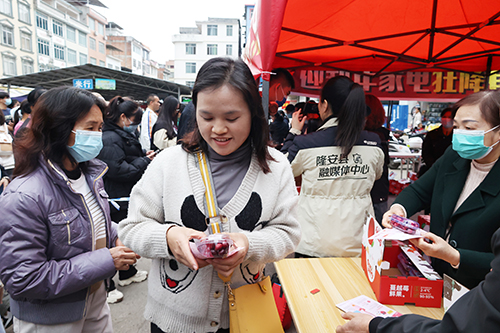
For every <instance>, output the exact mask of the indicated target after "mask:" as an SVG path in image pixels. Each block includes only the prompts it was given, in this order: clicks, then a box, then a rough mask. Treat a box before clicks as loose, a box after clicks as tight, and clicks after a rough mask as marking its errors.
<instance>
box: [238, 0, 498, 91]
mask: <svg viewBox="0 0 500 333" xmlns="http://www.w3.org/2000/svg"><path fill="white" fill-rule="evenodd" d="M247 34H248V37H249V39H248V40H247V45H246V48H245V52H244V55H243V58H244V60H245V61H246V63H247V64H248V65H249V66H250V68H251V69H252V72H253V73H254V75H256V76H258V75H261V74H263V79H264V80H266V81H267V80H269V74H268V73H269V72H271V71H272V69H273V68H277V67H284V68H287V69H289V70H290V71H291V72H292V73H293V74H294V76H295V79H296V85H297V87H296V89H295V90H294V92H296V93H299V94H305V95H311V96H314V95H317V94H318V92H319V89H320V87H321V84H322V83H323V82H324V81H325V80H327V79H328V78H329V77H332V76H335V75H348V76H351V77H352V78H353V79H354V81H356V82H358V83H360V84H362V85H363V87H364V88H365V91H369V92H371V93H373V94H375V95H377V96H379V97H381V98H386V99H418V100H425V99H443V98H451V99H455V100H456V99H459V98H461V97H462V96H465V95H467V94H469V93H472V92H474V91H478V90H482V89H486V88H490V89H498V88H500V75H497V74H496V70H498V69H500V1H498V0H418V1H415V0H336V1H330V0H315V1H307V2H306V1H301V0H288V1H287V0H258V1H257V4H256V7H255V9H254V16H253V18H252V26H251V27H250V29H249V31H248V32H247ZM264 90H265V88H264Z"/></svg>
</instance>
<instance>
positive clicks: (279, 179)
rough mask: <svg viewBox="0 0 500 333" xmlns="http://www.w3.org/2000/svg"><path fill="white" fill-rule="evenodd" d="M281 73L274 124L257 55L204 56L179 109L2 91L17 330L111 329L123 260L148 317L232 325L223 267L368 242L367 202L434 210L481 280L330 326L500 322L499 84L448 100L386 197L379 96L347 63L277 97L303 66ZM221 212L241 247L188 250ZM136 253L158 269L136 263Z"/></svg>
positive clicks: (3, 256) (154, 100)
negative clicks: (211, 252) (213, 253)
mask: <svg viewBox="0 0 500 333" xmlns="http://www.w3.org/2000/svg"><path fill="white" fill-rule="evenodd" d="M274 72H275V75H272V76H271V82H270V89H269V97H270V100H271V103H270V105H269V108H268V109H269V114H270V117H271V119H272V122H270V121H269V120H268V117H267V115H266V114H265V112H264V108H263V106H262V99H261V96H260V93H259V88H258V85H257V83H256V81H255V80H254V78H253V76H252V73H251V71H250V70H249V68H248V67H247V65H246V64H245V63H244V62H243V61H241V60H232V59H229V58H213V59H210V60H209V61H207V62H206V63H205V64H204V65H203V66H202V68H201V69H200V71H199V73H198V75H197V78H196V82H195V85H194V88H193V92H192V102H191V103H189V104H188V105H186V106H185V107H184V105H182V104H180V103H179V101H178V100H177V99H176V98H175V97H172V96H170V97H166V98H165V99H164V100H163V101H161V100H160V98H159V97H158V96H157V95H154V94H152V95H150V96H149V97H148V98H147V100H146V110H144V111H143V109H142V108H141V107H140V105H139V104H138V103H137V102H136V101H134V98H133V97H127V96H116V97H114V98H113V99H111V100H110V101H109V102H108V101H105V100H104V99H103V98H102V96H100V95H99V94H96V93H90V92H88V91H85V90H81V89H78V88H73V87H60V88H54V89H51V90H48V91H47V90H45V89H42V88H37V89H35V90H33V91H32V92H31V93H30V94H29V95H28V97H27V100H26V101H23V102H22V103H20V105H19V106H17V105H15V103H13V101H12V100H11V99H10V98H9V96H8V95H6V94H5V93H0V108H2V111H3V112H2V113H0V123H1V125H0V126H1V127H0V144H1V145H0V148H1V149H0V158H1V160H0V162H1V163H0V164H1V168H0V172H1V180H0V189H1V190H2V191H3V193H2V195H1V196H0V205H1V207H2V216H3V218H2V219H1V220H0V244H2V247H1V250H0V279H1V281H2V282H3V283H4V284H5V290H6V291H7V292H8V294H9V296H10V307H11V311H12V314H13V316H14V327H15V329H14V330H15V332H34V331H36V332H112V321H111V314H110V308H109V306H108V303H116V302H119V301H121V300H123V299H124V294H123V293H122V291H119V290H117V288H116V286H115V283H114V282H113V276H114V275H115V273H116V271H118V272H119V273H118V277H117V281H118V285H119V286H121V287H124V286H126V285H129V284H131V283H138V282H143V281H145V280H146V279H147V280H148V299H147V304H146V307H145V313H144V315H145V317H146V319H148V320H149V321H150V322H151V332H181V331H189V332H217V333H225V332H229V310H228V304H227V296H226V293H225V291H224V290H225V288H226V287H225V284H224V282H223V280H222V279H221V278H219V276H223V277H226V278H228V277H229V278H230V279H231V286H232V288H237V287H239V286H243V285H246V284H252V283H255V282H257V281H259V280H260V279H261V278H262V276H264V274H265V272H264V268H265V265H266V264H267V263H272V262H275V261H278V260H281V259H283V258H285V257H287V256H293V257H297V258H318V257H356V256H360V254H361V249H362V245H361V237H362V227H363V224H364V222H365V218H366V216H367V215H370V214H371V215H374V216H375V217H376V219H377V220H378V221H379V222H381V224H382V225H383V226H384V227H386V228H391V225H390V223H389V222H388V221H389V218H390V216H391V215H393V214H396V215H399V216H403V217H407V216H408V217H409V216H412V215H413V214H415V213H416V212H419V211H420V210H422V209H424V208H428V209H429V210H430V213H431V224H430V232H428V233H426V234H425V238H426V240H423V239H418V240H413V241H412V243H413V245H414V246H416V247H417V248H419V249H420V250H421V251H422V252H423V253H425V254H426V255H428V256H429V257H430V258H432V266H433V267H434V269H435V270H436V271H437V272H438V273H439V274H441V275H442V274H447V275H449V276H451V277H452V278H454V279H455V280H457V281H458V282H460V283H461V284H463V285H465V286H466V287H468V288H473V290H472V291H471V292H470V293H469V294H468V296H467V297H464V298H463V299H461V300H460V301H459V302H457V303H456V305H454V306H453V307H452V308H451V310H450V311H448V312H447V313H446V315H445V317H444V319H443V321H442V322H441V321H431V320H428V319H425V318H423V317H418V316H402V317H400V318H397V319H381V318H372V317H370V316H366V315H360V314H352V313H348V314H345V315H344V318H345V319H349V320H351V321H350V322H348V323H347V324H345V325H343V326H340V327H338V328H337V331H338V332H400V331H404V332H470V331H477V330H475V329H474V328H475V327H476V326H471V323H470V321H468V322H467V321H465V319H464V318H469V317H470V316H472V315H473V314H476V315H478V316H486V315H487V316H489V317H488V318H490V319H489V320H486V321H485V323H484V324H480V325H483V326H480V327H484V329H485V330H482V331H488V330H489V331H491V329H492V328H495V329H498V328H499V326H498V322H499V320H500V318H499V316H498V313H499V311H500V306H499V304H498V300H497V299H496V298H494V297H492V295H494V294H493V292H498V290H499V288H500V283H499V282H498V281H499V280H498V274H499V272H498V269H500V267H499V266H498V264H499V263H500V261H499V258H498V257H495V255H497V256H498V255H500V253H499V252H500V250H499V248H500V245H499V243H498V242H499V240H500V234H498V231H497V230H498V229H499V228H500V187H499V186H498V184H497V182H496V180H497V179H498V178H499V177H500V164H499V163H498V158H499V157H500V145H498V142H500V92H499V91H496V92H494V91H483V92H478V93H474V94H472V95H469V96H467V97H465V98H463V99H462V100H460V101H459V102H457V103H456V104H455V105H454V106H453V107H452V108H451V109H446V110H444V111H443V113H442V126H441V127H439V128H438V129H436V130H435V133H434V132H430V133H429V134H428V137H427V138H426V139H425V141H424V151H423V152H422V155H423V157H424V160H425V162H426V164H427V168H426V170H425V172H422V173H421V176H420V178H419V179H418V180H417V181H415V182H414V183H413V184H412V185H410V186H409V187H407V188H406V189H405V190H404V191H403V192H402V193H401V194H400V195H399V196H397V198H396V200H395V202H394V203H393V204H392V205H391V206H390V207H388V194H389V193H388V192H389V183H388V168H387V165H388V162H389V154H388V139H389V131H388V130H387V129H386V128H385V127H384V126H383V125H384V123H385V120H386V119H385V112H384V109H383V106H382V104H381V102H380V101H379V100H378V99H377V97H375V96H373V95H370V94H365V93H364V91H363V88H362V87H361V86H360V85H358V84H357V83H355V82H353V81H352V80H351V79H350V78H348V77H345V76H337V77H334V78H331V79H329V80H328V81H327V82H325V84H324V85H323V87H322V90H321V93H320V96H319V101H318V103H316V102H313V101H308V102H306V103H297V104H296V105H292V104H289V105H287V106H286V107H284V109H283V110H282V111H280V110H279V107H281V106H282V105H283V103H284V102H285V101H286V99H287V96H288V95H289V94H290V92H291V90H292V89H293V88H294V81H293V77H292V76H291V75H290V73H289V72H288V71H286V70H284V69H276V70H275V71H274ZM9 106H12V108H11V109H12V110H13V111H12V113H11V110H7V109H8V108H9ZM7 118H9V119H10V118H12V119H13V122H9V123H7V121H6V119H7ZM14 121H15V123H14ZM449 146H451V147H449ZM204 161H205V162H204ZM204 163H205V164H206V165H208V166H209V167H208V175H206V174H205V173H204V172H205V171H204V170H205V169H204V168H203V165H205V164H204ZM206 177H208V179H209V183H210V184H211V186H212V188H213V190H212V189H208V188H206V187H205V183H204V180H205V178H206ZM296 185H300V194H298V193H297V190H296ZM209 192H213V197H214V198H213V200H214V204H215V207H216V213H217V214H216V215H217V216H216V217H217V219H216V220H217V221H218V222H213V221H214V218H213V217H212V215H211V214H210V212H209V211H208V210H209V208H208V207H209V206H210V204H209V203H208V200H210V198H209V195H208V194H207V193H209ZM212 223H216V224H217V228H220V231H221V232H224V233H226V234H227V236H228V237H229V238H230V239H231V240H232V242H233V243H234V245H233V246H234V249H237V251H236V252H235V254H234V255H232V256H229V257H227V258H224V259H200V258H199V257H198V256H195V255H194V254H193V252H192V250H191V245H190V244H191V243H192V241H193V240H195V239H197V240H201V239H204V238H205V237H207V235H208V233H209V230H211V228H212V227H213V226H212ZM141 256H142V257H145V258H149V259H151V260H152V261H151V269H150V271H149V272H146V271H141V270H138V269H137V268H136V267H135V264H136V262H137V260H138V259H139V258H140V257H141ZM471 307H474V311H472V312H470V313H468V314H467V315H466V316H464V315H463V313H465V312H468V309H469V308H471ZM478 325H479V324H478ZM478 327H479V326H478ZM480 331H481V330H480Z"/></svg>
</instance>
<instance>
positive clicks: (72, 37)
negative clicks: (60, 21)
mask: <svg viewBox="0 0 500 333" xmlns="http://www.w3.org/2000/svg"><path fill="white" fill-rule="evenodd" d="M66 38H67V39H68V40H69V41H71V42H74V43H76V29H75V28H72V27H70V26H66Z"/></svg>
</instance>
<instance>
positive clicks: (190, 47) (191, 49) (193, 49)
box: [186, 43, 196, 54]
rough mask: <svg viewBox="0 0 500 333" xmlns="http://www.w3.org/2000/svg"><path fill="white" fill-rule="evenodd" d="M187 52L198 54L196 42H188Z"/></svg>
mask: <svg viewBox="0 0 500 333" xmlns="http://www.w3.org/2000/svg"><path fill="white" fill-rule="evenodd" d="M186 54H196V44H189V43H186Z"/></svg>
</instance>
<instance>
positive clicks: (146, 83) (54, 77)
mask: <svg viewBox="0 0 500 333" xmlns="http://www.w3.org/2000/svg"><path fill="white" fill-rule="evenodd" d="M74 79H94V80H95V79H111V80H115V81H116V90H100V89H93V90H92V91H96V92H98V93H100V94H101V95H102V96H103V97H104V98H105V99H106V100H110V99H111V98H113V97H114V96H117V95H120V96H130V97H132V98H134V99H135V100H139V101H145V100H146V99H147V97H148V95H149V94H156V95H158V97H159V98H160V99H165V98H166V97H168V96H175V97H177V98H179V96H180V95H190V94H191V88H189V87H188V86H185V85H182V84H177V83H173V82H168V81H163V80H160V79H154V78H150V77H147V76H142V75H137V74H132V73H128V72H123V71H118V70H114V69H109V68H105V67H100V66H95V65H91V64H86V65H81V66H75V67H67V68H61V69H55V70H51V71H46V72H38V73H33V74H27V75H21V76H14V77H9V78H4V79H1V80H0V85H4V86H7V87H8V86H10V87H14V86H16V87H31V88H35V87H44V88H46V89H50V88H54V87H60V86H72V85H73V80H74Z"/></svg>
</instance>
